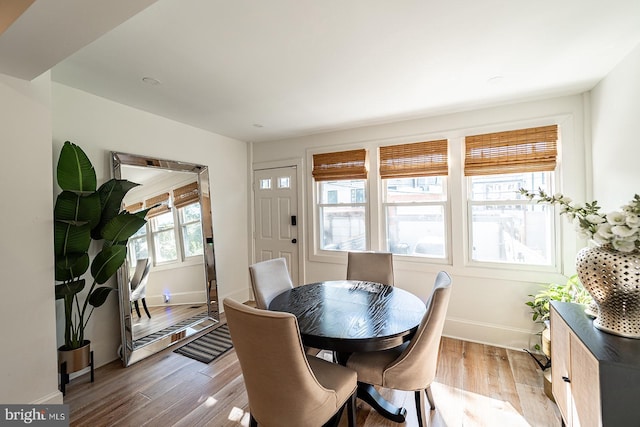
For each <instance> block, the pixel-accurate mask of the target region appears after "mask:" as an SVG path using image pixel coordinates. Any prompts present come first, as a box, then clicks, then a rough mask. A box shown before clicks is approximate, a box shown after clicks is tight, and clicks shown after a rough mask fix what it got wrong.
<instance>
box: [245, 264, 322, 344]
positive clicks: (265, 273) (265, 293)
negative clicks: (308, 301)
mask: <svg viewBox="0 0 640 427" xmlns="http://www.w3.org/2000/svg"><path fill="white" fill-rule="evenodd" d="M249 275H250V276H251V288H252V289H253V295H254V297H255V299H256V307H258V308H260V309H262V310H268V309H269V304H270V303H271V301H272V300H273V299H274V298H275V297H277V296H278V295H279V294H281V293H282V292H284V291H286V290H287V289H291V288H293V282H291V277H290V276H289V270H288V269H287V261H286V260H285V259H284V258H275V259H270V260H267V261H261V262H258V263H255V264H253V265H250V266H249ZM305 349H306V352H307V354H310V355H313V356H315V355H317V354H318V353H320V351H321V350H320V349H319V348H313V347H305Z"/></svg>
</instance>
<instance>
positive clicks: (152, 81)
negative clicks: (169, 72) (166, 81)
mask: <svg viewBox="0 0 640 427" xmlns="http://www.w3.org/2000/svg"><path fill="white" fill-rule="evenodd" d="M142 81H143V82H145V83H147V84H150V85H152V86H158V85H159V84H160V80H156V79H154V78H153V77H143V78H142Z"/></svg>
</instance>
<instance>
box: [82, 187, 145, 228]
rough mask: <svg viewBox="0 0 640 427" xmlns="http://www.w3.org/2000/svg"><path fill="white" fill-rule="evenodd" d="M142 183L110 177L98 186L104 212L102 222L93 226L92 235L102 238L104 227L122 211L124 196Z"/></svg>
mask: <svg viewBox="0 0 640 427" xmlns="http://www.w3.org/2000/svg"><path fill="white" fill-rule="evenodd" d="M138 185H140V184H136V183H135V182H131V181H127V180H126V179H110V180H109V181H107V182H105V183H104V184H102V185H101V186H100V188H98V194H99V195H100V205H101V206H102V214H101V218H100V223H99V224H97V225H94V226H93V229H92V230H91V237H92V238H94V239H96V240H99V239H102V229H103V228H104V226H105V225H106V224H107V223H108V222H109V221H111V219H112V218H114V217H115V216H116V215H118V213H119V212H120V207H121V206H122V200H123V199H124V196H125V195H126V194H127V193H128V192H129V190H131V189H132V188H134V187H137V186H138Z"/></svg>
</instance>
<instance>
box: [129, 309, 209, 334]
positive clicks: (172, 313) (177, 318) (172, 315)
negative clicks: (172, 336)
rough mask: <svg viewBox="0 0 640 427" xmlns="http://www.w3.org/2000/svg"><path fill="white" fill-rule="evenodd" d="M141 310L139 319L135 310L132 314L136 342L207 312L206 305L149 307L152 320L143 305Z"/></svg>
mask: <svg viewBox="0 0 640 427" xmlns="http://www.w3.org/2000/svg"><path fill="white" fill-rule="evenodd" d="M139 308H140V314H141V316H140V317H138V315H137V314H136V311H135V310H133V313H132V314H131V326H132V327H133V338H134V340H137V339H140V338H143V337H146V336H147V335H151V334H153V333H155V332H158V331H161V330H163V329H165V328H168V327H170V326H171V325H175V324H176V323H179V322H181V321H183V320H186V319H189V318H191V317H193V316H196V315H198V314H205V313H206V312H207V305H206V304H172V305H164V306H158V307H148V308H149V314H151V318H148V317H147V315H146V313H145V312H144V308H142V303H140V304H139Z"/></svg>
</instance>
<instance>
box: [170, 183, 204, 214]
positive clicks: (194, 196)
mask: <svg viewBox="0 0 640 427" xmlns="http://www.w3.org/2000/svg"><path fill="white" fill-rule="evenodd" d="M199 200H200V198H199V193H198V183H197V182H192V183H191V184H187V185H183V186H182V187H178V188H176V189H174V190H173V206H175V207H176V208H183V207H185V206H187V205H190V204H192V203H197V202H198V201H199Z"/></svg>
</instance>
